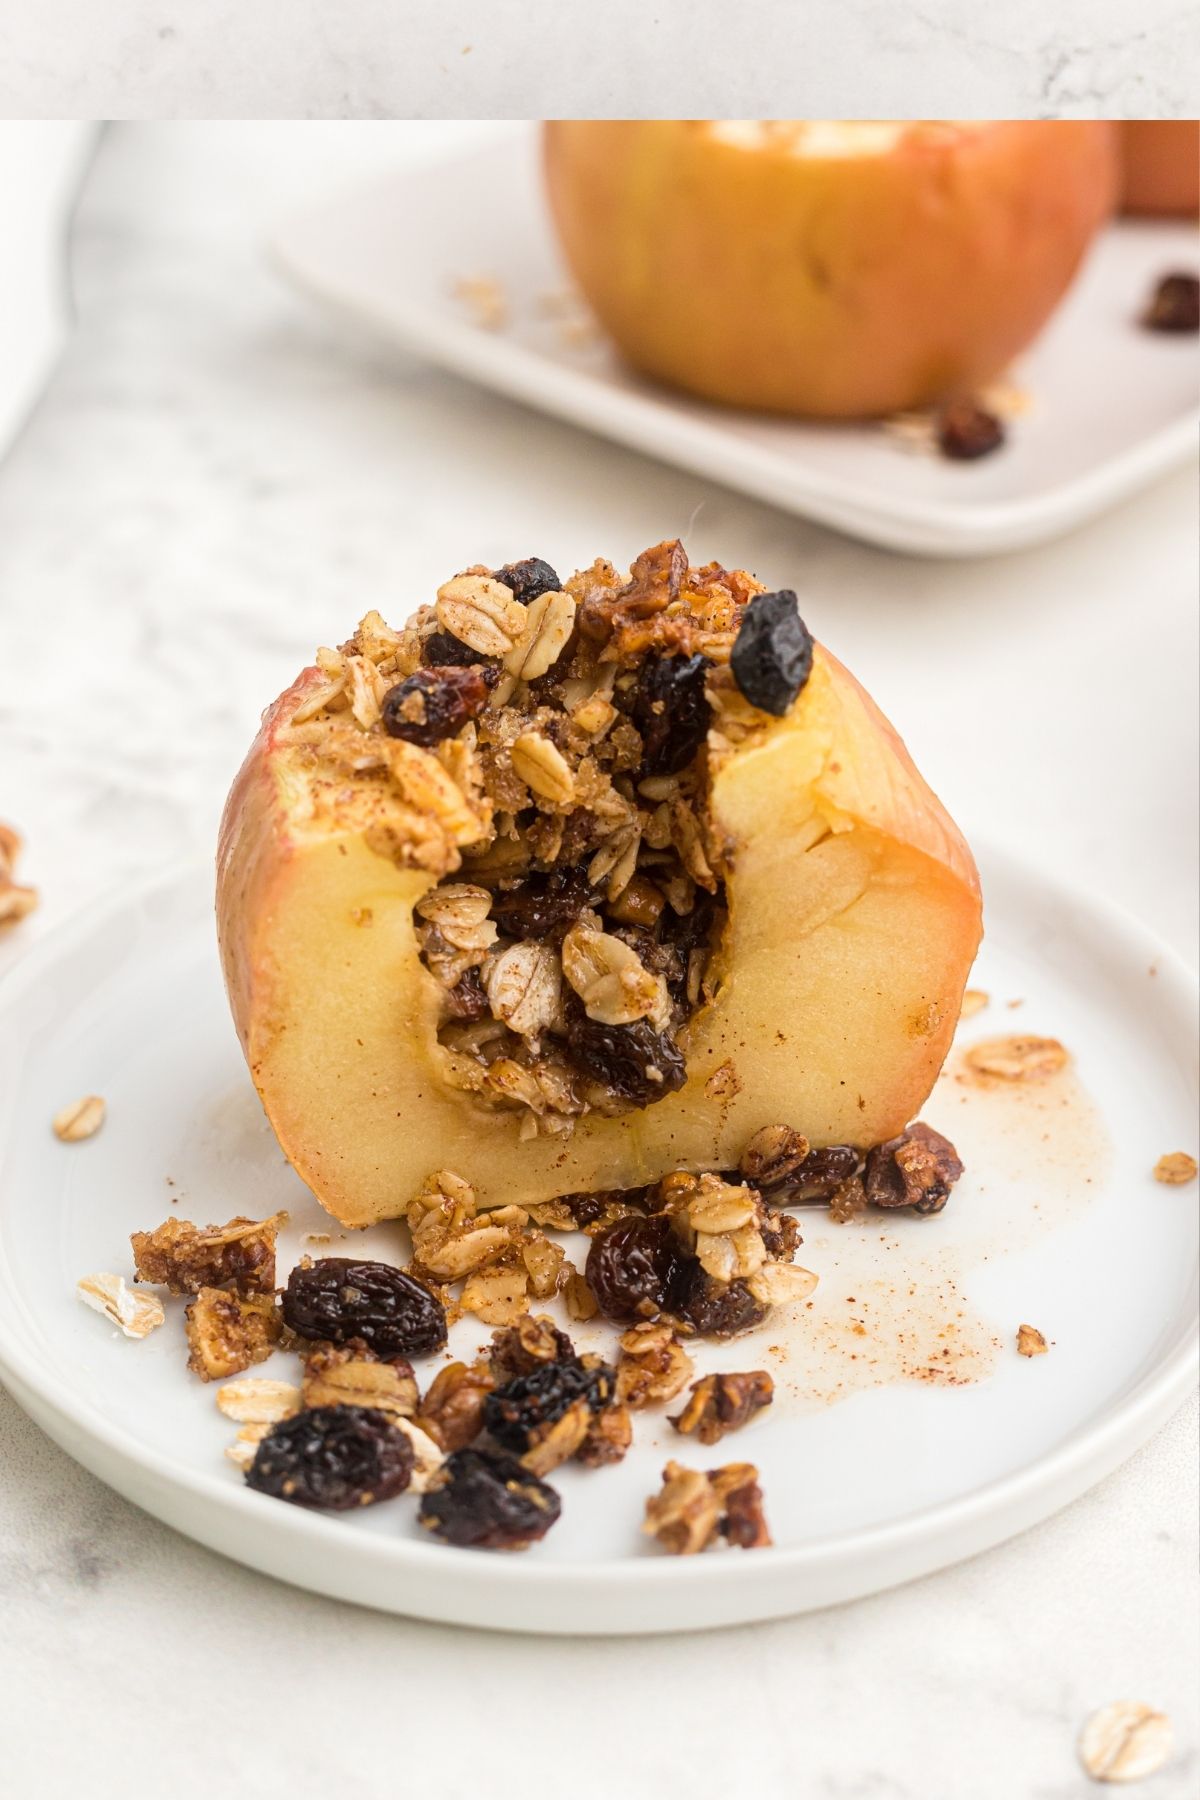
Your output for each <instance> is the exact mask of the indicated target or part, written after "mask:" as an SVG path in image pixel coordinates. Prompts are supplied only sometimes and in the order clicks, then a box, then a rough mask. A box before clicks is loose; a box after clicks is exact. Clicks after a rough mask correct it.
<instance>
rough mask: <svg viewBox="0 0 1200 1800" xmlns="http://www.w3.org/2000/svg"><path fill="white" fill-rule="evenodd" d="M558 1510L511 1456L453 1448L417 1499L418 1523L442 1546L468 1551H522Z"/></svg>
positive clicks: (549, 1492) (553, 1497)
mask: <svg viewBox="0 0 1200 1800" xmlns="http://www.w3.org/2000/svg"><path fill="white" fill-rule="evenodd" d="M561 1511H562V1503H561V1501H560V1500H559V1497H558V1495H557V1494H556V1493H555V1491H554V1489H553V1488H552V1487H550V1486H549V1485H548V1484H547V1483H546V1482H544V1481H540V1480H539V1479H538V1477H537V1476H536V1475H531V1474H530V1473H529V1471H528V1469H525V1468H522V1466H521V1464H520V1463H519V1462H518V1461H517V1460H516V1458H515V1457H512V1456H500V1455H496V1454H493V1453H490V1452H487V1451H483V1450H455V1451H454V1452H452V1454H451V1455H450V1456H448V1457H447V1458H446V1460H445V1462H444V1463H443V1464H442V1466H441V1468H440V1469H439V1470H438V1471H437V1474H436V1475H435V1476H434V1477H433V1479H432V1481H431V1482H430V1486H429V1490H428V1492H427V1493H425V1494H423V1495H422V1496H421V1510H420V1514H419V1517H420V1520H421V1523H422V1525H424V1526H425V1528H426V1530H428V1531H432V1532H433V1534H434V1536H435V1537H440V1538H441V1539H442V1540H443V1542H444V1543H447V1544H458V1545H460V1546H461V1547H463V1548H465V1549H473V1550H524V1549H526V1547H527V1546H528V1545H530V1544H532V1543H534V1542H536V1540H537V1539H538V1538H541V1537H545V1535H546V1533H547V1532H548V1531H549V1529H550V1527H551V1526H552V1525H553V1524H554V1522H555V1520H556V1519H557V1518H558V1516H559V1514H560V1512H561Z"/></svg>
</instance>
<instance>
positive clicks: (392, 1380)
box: [302, 1341, 417, 1419]
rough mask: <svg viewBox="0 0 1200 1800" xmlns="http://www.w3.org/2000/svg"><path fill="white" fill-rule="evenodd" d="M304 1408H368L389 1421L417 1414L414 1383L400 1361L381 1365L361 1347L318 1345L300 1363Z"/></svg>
mask: <svg viewBox="0 0 1200 1800" xmlns="http://www.w3.org/2000/svg"><path fill="white" fill-rule="evenodd" d="M302 1392H303V1396H304V1404H305V1406H370V1407H373V1408H374V1409H375V1411H376V1412H381V1413H386V1414H387V1416H388V1418H389V1419H408V1418H411V1417H412V1415H413V1414H414V1413H415V1412H416V1410H417V1383H416V1377H415V1376H414V1375H413V1372H412V1365H411V1363H408V1362H406V1361H405V1360H404V1358H403V1357H395V1358H392V1359H390V1360H387V1361H381V1360H379V1359H378V1358H376V1357H374V1356H372V1355H371V1354H370V1351H369V1350H368V1349H367V1346H366V1345H365V1344H361V1343H359V1342H357V1341H352V1342H351V1343H349V1344H328V1343H318V1344H315V1345H313V1347H312V1348H311V1349H310V1350H309V1352H308V1354H307V1356H306V1357H305V1359H304V1385H303V1389H302Z"/></svg>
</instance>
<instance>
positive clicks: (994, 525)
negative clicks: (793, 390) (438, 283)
mask: <svg viewBox="0 0 1200 1800" xmlns="http://www.w3.org/2000/svg"><path fill="white" fill-rule="evenodd" d="M531 149H536V141H535V139H534V137H533V136H532V134H530V135H529V136H528V137H525V136H506V137H501V136H499V135H498V136H497V137H496V139H495V140H494V142H493V143H492V144H491V148H490V149H489V145H488V144H487V143H485V144H481V145H475V146H473V147H471V148H469V149H466V150H455V151H452V152H451V151H447V152H445V153H443V154H442V155H441V156H438V157H433V158H430V159H429V161H428V162H425V163H422V164H420V165H416V166H413V165H409V166H405V165H402V164H401V165H398V166H397V168H396V169H395V170H393V171H392V173H391V174H389V175H383V174H375V175H371V176H366V177H360V178H359V179H358V180H357V181H355V182H351V183H345V184H342V186H341V188H340V189H339V190H338V191H336V192H334V193H332V194H329V195H326V196H324V197H322V198H321V199H319V200H316V201H310V202H308V203H307V204H306V205H304V206H303V207H300V208H293V209H292V210H291V211H290V212H289V213H287V214H286V215H285V216H284V217H283V218H281V219H279V220H278V221H276V222H275V223H274V225H273V226H272V227H271V228H270V230H269V231H268V233H267V238H266V249H267V256H268V260H269V262H270V264H271V265H272V267H274V268H275V270H276V271H277V272H278V273H279V274H280V275H281V277H282V278H283V279H284V280H286V281H287V282H288V284H289V285H290V286H292V287H293V288H295V289H297V290H298V291H299V292H301V293H302V294H304V295H305V296H306V297H307V298H308V299H309V300H310V301H312V302H313V303H314V304H317V305H319V306H321V307H323V308H325V309H326V310H328V311H332V313H333V314H334V315H335V316H336V317H338V318H339V319H341V320H342V321H343V322H344V323H346V324H349V325H351V326H353V327H355V328H357V329H358V330H360V331H361V330H363V329H366V330H368V331H370V332H371V333H372V334H373V335H374V336H375V337H377V338H378V339H380V340H382V341H384V342H389V341H390V342H391V343H394V344H399V345H400V346H401V347H403V348H404V349H406V350H407V351H409V352H410V353H412V354H416V355H419V356H422V357H424V358H426V359H428V360H431V361H432V362H434V363H435V364H436V365H437V366H438V367H440V368H442V369H445V370H447V371H448V372H449V373H451V374H453V375H456V376H458V377H459V378H461V379H467V380H471V381H474V382H475V383H477V384H478V385H481V386H483V387H485V388H488V389H490V390H491V391H493V392H497V393H500V394H502V395H504V396H505V397H506V398H508V399H510V400H515V401H517V402H518V403H520V404H522V405H525V406H529V407H531V408H533V409H534V410H535V411H538V412H542V413H547V414H550V415H551V416H553V417H555V418H558V419H561V420H563V421H565V422H566V423H567V424H569V425H572V426H574V427H575V429H577V430H584V431H588V432H591V433H592V434H593V435H599V436H602V437H606V438H608V439H609V440H610V441H614V442H616V443H619V444H624V445H625V446H626V447H628V448H632V449H635V450H638V451H640V452H641V453H642V454H643V455H651V456H654V457H655V458H657V459H658V460H660V461H664V462H666V463H669V464H670V465H671V466H673V467H676V468H684V469H688V470H690V471H691V472H692V473H693V474H697V475H702V476H703V477H704V478H705V479H707V480H710V481H717V482H719V483H721V484H722V485H724V486H727V487H731V488H734V489H736V490H737V491H740V492H742V493H745V494H748V495H749V496H750V497H751V498H753V499H756V500H758V501H759V502H765V503H767V504H769V505H773V506H777V507H780V508H782V509H784V510H786V511H787V512H789V513H792V514H795V515H797V516H800V517H805V518H811V519H814V520H816V521H817V522H818V523H821V524H825V525H830V526H832V527H834V528H835V529H838V530H841V531H845V532H848V533H850V534H851V535H853V536H856V537H860V538H864V539H865V540H866V541H868V542H870V543H875V544H882V545H886V546H887V547H888V548H891V549H895V550H901V551H903V552H905V553H907V554H916V555H934V556H945V557H955V556H981V557H982V556H994V555H1000V554H1004V553H1005V552H1007V551H1013V550H1020V549H1026V548H1029V547H1030V546H1032V545H1034V544H1037V543H1042V542H1045V541H1046V540H1047V539H1050V538H1053V537H1055V536H1059V535H1062V534H1063V533H1065V532H1067V531H1069V530H1071V529H1072V528H1073V527H1074V526H1076V525H1080V524H1082V523H1084V522H1085V521H1086V520H1087V519H1090V518H1093V517H1095V516H1096V515H1097V514H1098V513H1100V512H1102V511H1103V510H1104V509H1105V508H1106V507H1108V506H1111V505H1114V504H1117V503H1118V502H1120V501H1121V500H1124V499H1128V498H1131V497H1132V496H1133V495H1134V494H1135V493H1137V492H1138V491H1139V490H1140V489H1141V488H1143V487H1144V486H1146V485H1147V484H1148V483H1149V482H1151V481H1153V480H1154V479H1155V478H1156V477H1157V476H1159V475H1163V474H1166V473H1167V472H1168V471H1169V470H1171V469H1173V468H1175V467H1177V466H1179V465H1181V464H1182V463H1183V462H1184V461H1185V460H1186V459H1188V458H1190V456H1191V455H1192V453H1193V450H1194V442H1195V436H1196V431H1197V428H1198V427H1200V405H1198V406H1196V407H1193V408H1191V409H1189V410H1187V411H1185V412H1184V413H1182V414H1181V415H1180V416H1179V417H1178V418H1175V419H1172V420H1170V421H1169V422H1168V423H1166V424H1164V425H1161V426H1159V427H1158V428H1157V429H1156V430H1155V431H1153V432H1152V433H1150V434H1149V435H1148V436H1146V437H1142V438H1139V439H1137V440H1136V441H1135V442H1133V443H1132V444H1129V445H1127V446H1125V447H1124V448H1123V449H1121V450H1120V451H1118V452H1117V453H1116V454H1115V455H1113V456H1112V457H1110V458H1109V459H1108V460H1107V461H1105V462H1102V463H1100V464H1099V465H1098V466H1097V467H1095V468H1094V469H1090V470H1088V471H1086V472H1085V473H1084V474H1082V475H1078V476H1075V477H1073V478H1072V479H1071V480H1069V481H1067V482H1064V483H1063V484H1061V485H1060V486H1058V487H1055V488H1052V489H1050V490H1049V491H1047V492H1044V493H1042V494H1040V495H1037V496H1035V497H1033V498H1031V499H1028V500H1016V501H978V500H969V499H968V500H964V501H963V502H961V503H959V502H955V503H953V504H952V503H950V502H948V501H936V500H925V499H912V500H907V499H898V498H896V497H893V496H891V495H888V494H886V493H883V494H874V493H873V494H872V497H871V500H870V502H869V504H868V503H864V502H863V501H862V499H861V497H859V496H858V495H857V494H856V491H855V488H854V484H853V482H852V481H850V480H843V479H840V478H838V477H837V476H829V475H828V474H827V473H825V472H823V471H821V470H811V469H810V470H806V471H805V473H804V475H803V479H802V483H800V484H798V483H797V481H796V480H795V479H791V478H789V473H788V469H789V465H788V462H787V459H786V458H785V457H783V456H782V455H780V453H778V452H776V451H773V450H770V449H767V448H765V447H762V446H759V445H756V444H754V443H751V442H749V441H743V440H741V439H740V438H739V437H738V436H737V435H736V433H731V431H730V429H729V428H728V427H727V426H725V425H724V424H723V423H722V417H723V415H722V412H721V409H720V408H719V407H717V406H716V405H715V404H713V403H709V402H706V401H704V400H703V399H701V398H698V397H696V396H686V395H684V396H676V395H674V394H673V393H672V391H671V390H670V389H669V388H666V387H663V388H662V389H661V390H660V389H658V388H656V387H654V386H653V385H651V386H649V387H648V389H647V391H646V392H641V391H626V390H624V389H622V390H617V389H613V388H611V387H609V385H608V384H607V383H604V382H598V381H597V380H596V379H595V378H594V377H593V376H592V374H591V373H590V372H589V371H588V370H586V369H577V368H573V367H572V366H570V365H569V364H566V363H562V362H559V361H557V360H555V359H554V358H551V357H544V356H541V355H540V354H539V353H538V352H537V351H536V350H534V349H532V348H530V347H529V346H528V345H525V344H522V343H518V342H517V341H515V340H514V339H512V338H508V337H506V336H504V335H503V334H502V333H489V332H486V331H484V330H482V329H479V328H476V327H474V326H472V325H471V324H470V323H469V322H468V321H466V320H465V319H462V318H460V317H457V316H456V315H455V314H453V313H452V312H451V311H449V310H447V312H446V314H445V316H444V317H443V316H442V315H440V314H438V313H437V312H436V311H434V310H433V309H432V308H431V307H430V306H429V305H427V304H424V303H422V302H420V301H417V300H413V299H410V298H408V297H407V296H406V295H405V294H403V293H401V292H397V293H396V294H395V295H394V296H392V297H391V298H390V299H389V301H388V303H387V305H386V306H381V305H378V304H376V303H375V302H374V301H373V300H370V299H364V297H363V296H362V295H361V293H359V292H356V291H355V290H354V289H353V286H352V285H347V284H346V283H345V282H344V281H343V280H342V279H340V277H339V276H338V275H337V274H336V273H334V272H331V271H330V270H329V269H328V268H321V267H320V266H318V265H317V264H316V263H314V260H313V259H312V257H311V256H306V255H305V252H304V243H305V240H306V237H307V236H308V234H309V232H310V231H311V229H312V227H313V225H314V224H323V223H324V222H325V221H327V220H328V219H329V218H331V217H336V216H340V215H341V214H342V213H343V212H345V211H346V210H347V208H348V207H349V206H350V205H351V204H353V205H356V206H362V205H364V204H365V203H367V202H368V201H369V199H370V197H371V196H372V195H373V194H379V195H380V196H382V195H384V194H385V193H386V194H390V195H391V196H392V197H393V199H394V198H395V196H396V195H397V193H398V192H400V191H401V190H402V189H404V188H406V187H407V186H409V185H411V184H412V183H414V182H415V181H418V180H420V179H421V178H422V177H423V176H425V175H427V174H428V173H429V172H431V171H440V170H445V169H449V168H453V167H459V168H467V167H470V166H472V165H474V164H476V163H480V162H482V161H483V160H484V158H485V157H487V158H488V159H489V160H491V158H492V156H494V155H495V154H497V153H502V152H503V153H507V154H510V155H513V156H514V157H515V155H516V154H517V153H518V152H520V153H521V154H524V155H528V153H529V152H530V150H531ZM381 203H382V202H381ZM1110 228H1111V225H1110V226H1106V227H1105V228H1104V229H1106V230H1107V229H1110ZM684 406H686V407H687V408H688V409H689V410H686V411H685V410H681V408H683V407H684ZM693 407H694V408H697V409H699V411H698V413H693V412H692V411H691V410H690V409H691V408H693ZM758 416H759V415H757V414H754V413H752V412H744V411H739V409H736V408H735V409H732V411H731V412H730V414H729V417H730V419H731V420H737V419H738V418H741V417H748V418H752V419H753V418H756V417H758ZM789 422H790V423H792V424H796V425H804V424H810V425H812V424H816V423H819V421H811V420H809V421H805V420H803V419H797V420H791V421H789Z"/></svg>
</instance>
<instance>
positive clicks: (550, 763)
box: [510, 731, 575, 806]
mask: <svg viewBox="0 0 1200 1800" xmlns="http://www.w3.org/2000/svg"><path fill="white" fill-rule="evenodd" d="M510 754H511V756H512V766H513V773H514V774H515V775H516V776H517V778H518V780H520V781H523V782H524V783H525V785H526V787H528V788H531V789H532V790H533V792H534V793H535V794H540V795H541V797H542V799H543V800H550V801H552V802H553V803H554V804H555V805H556V806H566V805H567V804H568V802H569V801H571V800H573V799H574V798H575V777H574V775H572V773H571V765H570V763H569V762H568V761H567V759H566V757H565V756H564V755H563V753H562V751H561V750H560V749H559V748H558V746H557V744H553V743H551V741H550V739H549V738H548V737H545V736H544V735H543V734H542V733H541V732H540V731H523V732H522V733H521V735H520V737H518V738H517V739H516V740H515V742H514V743H513V745H512V749H511V752H510Z"/></svg>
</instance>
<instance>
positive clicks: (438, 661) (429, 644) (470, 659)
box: [421, 631, 496, 670]
mask: <svg viewBox="0 0 1200 1800" xmlns="http://www.w3.org/2000/svg"><path fill="white" fill-rule="evenodd" d="M421 660H422V661H423V662H424V664H425V666H426V668H428V669H440V668H444V667H446V665H447V664H451V665H457V666H458V667H459V668H464V669H465V668H486V669H488V670H494V668H495V666H496V665H495V663H494V662H493V661H492V660H491V658H490V657H487V656H485V655H484V654H483V652H482V651H481V650H472V648H471V646H470V645H469V644H464V643H463V642H462V640H461V638H456V637H454V636H453V635H452V634H451V633H450V632H448V631H433V632H430V634H429V636H428V637H427V638H426V639H425V640H424V642H423V643H422V645H421Z"/></svg>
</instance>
